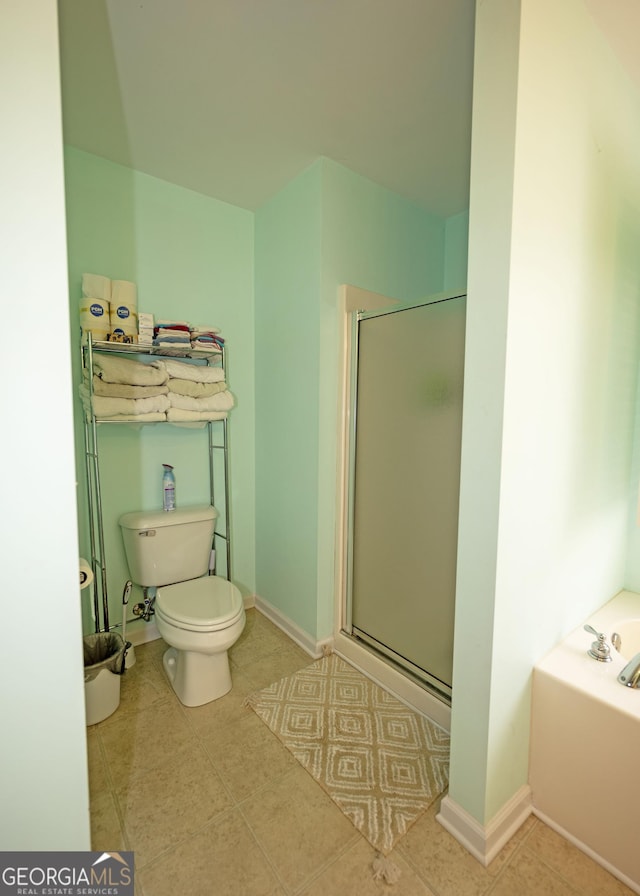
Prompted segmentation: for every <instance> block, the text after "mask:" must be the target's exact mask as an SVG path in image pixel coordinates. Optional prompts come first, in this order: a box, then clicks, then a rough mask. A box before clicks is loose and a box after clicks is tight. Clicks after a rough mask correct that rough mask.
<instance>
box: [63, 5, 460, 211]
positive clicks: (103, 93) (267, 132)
mask: <svg viewBox="0 0 640 896" xmlns="http://www.w3.org/2000/svg"><path fill="white" fill-rule="evenodd" d="M474 9H475V2H474V0H60V2H59V11H60V12H59V14H60V41H61V68H62V87H63V113H64V131H65V141H66V142H67V143H69V144H71V145H73V146H76V147H78V148H80V149H83V150H85V151H87V152H91V153H95V154H96V155H99V156H103V157H104V158H107V159H110V160H112V161H114V162H118V163H120V164H123V165H127V166H131V167H133V168H136V169H137V170H140V171H144V172H146V173H148V174H151V175H153V176H155V177H159V178H162V179H164V180H167V181H170V182H172V183H176V184H179V185H180V186H183V187H186V188H189V189H192V190H197V191H198V192H200V193H204V194H205V195H209V196H213V197H215V198H217V199H221V200H223V201H226V202H230V203H232V204H233V205H237V206H240V207H242V208H247V209H256V208H258V207H259V206H260V205H262V204H263V203H264V202H265V201H266V200H267V199H269V198H270V197H271V196H273V195H274V194H275V193H277V192H278V191H279V190H280V189H281V188H282V187H283V186H284V185H285V184H286V183H287V182H288V181H290V180H292V179H293V178H294V177H295V176H296V175H297V174H299V173H300V172H301V171H303V170H304V169H305V168H307V167H308V166H309V165H310V164H312V162H313V161H315V159H317V158H318V157H319V156H326V157H328V158H330V159H333V160H335V161H336V162H339V163H341V164H343V165H345V166H346V167H347V168H350V169H351V170H353V171H355V172H357V173H359V174H361V175H364V176H365V177H368V178H370V179H371V180H373V181H375V182H376V183H378V184H380V185H382V186H384V187H387V188H388V189H390V190H393V191H394V192H396V193H398V194H399V195H401V196H404V197H406V198H407V199H410V200H412V201H414V202H415V203H417V204H419V205H420V206H422V207H424V208H426V209H428V210H430V211H432V212H433V213H435V214H438V215H442V216H448V215H451V214H455V213H457V212H459V211H462V210H463V209H466V208H468V202H469V153H470V134H471V83H472V67H473V22H474Z"/></svg>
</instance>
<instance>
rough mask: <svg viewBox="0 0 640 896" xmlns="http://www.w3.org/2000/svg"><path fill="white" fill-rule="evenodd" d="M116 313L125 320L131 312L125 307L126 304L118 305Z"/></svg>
mask: <svg viewBox="0 0 640 896" xmlns="http://www.w3.org/2000/svg"><path fill="white" fill-rule="evenodd" d="M116 314H117V315H118V317H119V318H120V320H126V319H127V318H128V317H130V316H131V312H130V311H129V309H128V308H127V306H126V305H118V308H117V310H116Z"/></svg>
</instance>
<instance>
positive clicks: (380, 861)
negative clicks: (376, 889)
mask: <svg viewBox="0 0 640 896" xmlns="http://www.w3.org/2000/svg"><path fill="white" fill-rule="evenodd" d="M371 867H372V868H373V879H374V880H383V881H384V882H385V884H397V883H398V881H399V880H400V878H401V877H402V871H401V870H400V869H399V868H398V866H397V865H396V863H395V862H392V861H391V859H389V858H388V857H387V856H383V855H382V853H380V852H379V853H378V854H377V855H376V857H375V859H374V860H373V864H372V865H371Z"/></svg>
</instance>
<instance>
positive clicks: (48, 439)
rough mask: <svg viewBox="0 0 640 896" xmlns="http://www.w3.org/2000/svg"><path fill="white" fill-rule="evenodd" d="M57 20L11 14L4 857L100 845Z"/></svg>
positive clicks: (4, 91) (7, 33)
mask: <svg viewBox="0 0 640 896" xmlns="http://www.w3.org/2000/svg"><path fill="white" fill-rule="evenodd" d="M56 16H57V8H56V3H55V2H54V0H33V2H30V3H24V4H21V3H4V4H2V5H1V6H0V59H1V60H2V61H1V62H0V66H1V68H2V75H3V76H2V78H1V84H2V87H1V88H0V120H1V121H2V128H3V134H4V139H3V140H2V141H1V142H0V193H1V195H2V216H1V218H0V246H1V247H2V249H1V256H0V257H1V258H2V267H1V270H2V286H3V295H4V311H5V314H6V318H5V338H4V339H3V349H2V352H1V353H0V371H1V374H2V403H3V407H2V416H3V427H4V431H3V438H2V440H1V442H0V444H1V446H2V447H1V448H0V463H1V465H2V467H1V468H2V472H3V482H2V511H3V513H2V517H3V523H2V538H1V540H0V545H1V547H0V552H1V554H0V589H1V590H2V595H3V606H4V624H3V658H2V660H3V673H2V676H1V677H0V706H1V707H2V748H1V756H2V761H1V762H0V805H1V806H2V813H1V815H0V842H1V844H2V848H3V849H5V850H38V849H42V850H85V849H88V848H89V845H90V843H89V796H88V781H87V767H86V737H85V718H84V683H83V680H84V675H83V659H82V631H81V625H80V592H79V587H78V555H77V524H76V504H75V473H74V463H73V432H72V412H71V361H70V358H71V355H70V346H69V324H68V310H67V255H66V241H65V217H64V192H63V163H62V125H61V113H60V91H59V72H58V39H57V18H56ZM9 138H10V139H9Z"/></svg>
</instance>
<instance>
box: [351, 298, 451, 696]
mask: <svg viewBox="0 0 640 896" xmlns="http://www.w3.org/2000/svg"><path fill="white" fill-rule="evenodd" d="M465 307H466V296H465V295H462V294H456V295H448V296H444V297H442V296H440V297H436V298H432V299H425V300H423V301H420V302H416V303H413V304H397V305H394V306H392V307H386V308H382V309H378V310H374V311H358V312H354V313H352V314H351V317H352V321H351V330H350V334H349V343H350V352H349V387H348V392H349V394H348V414H347V417H348V420H349V427H348V432H347V433H346V437H347V442H346V449H345V454H346V466H347V475H346V482H345V485H346V494H347V506H346V514H345V516H346V525H345V532H344V535H345V538H344V541H345V546H344V566H345V568H344V576H343V583H344V586H343V593H344V594H343V597H344V601H343V607H342V634H343V635H345V636H346V637H347V638H349V639H351V640H352V641H354V642H357V643H358V644H359V645H360V646H361V647H363V648H364V649H365V650H366V651H368V652H369V653H371V654H373V655H375V656H377V658H378V659H379V660H380V661H381V662H382V663H384V664H387V665H389V666H391V667H393V668H394V669H395V670H396V671H398V672H400V673H401V675H403V676H404V677H406V678H409V679H410V680H412V681H413V682H414V683H415V684H416V685H417V686H418V687H420V688H422V689H424V690H426V691H428V692H429V694H430V695H431V696H432V697H434V698H436V699H437V700H439V701H441V702H443V703H445V704H449V703H450V699H451V683H452V666H453V628H454V605H455V583H456V552H457V535H458V497H459V484H460V450H461V434H462V394H463V377H464V339H465Z"/></svg>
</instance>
